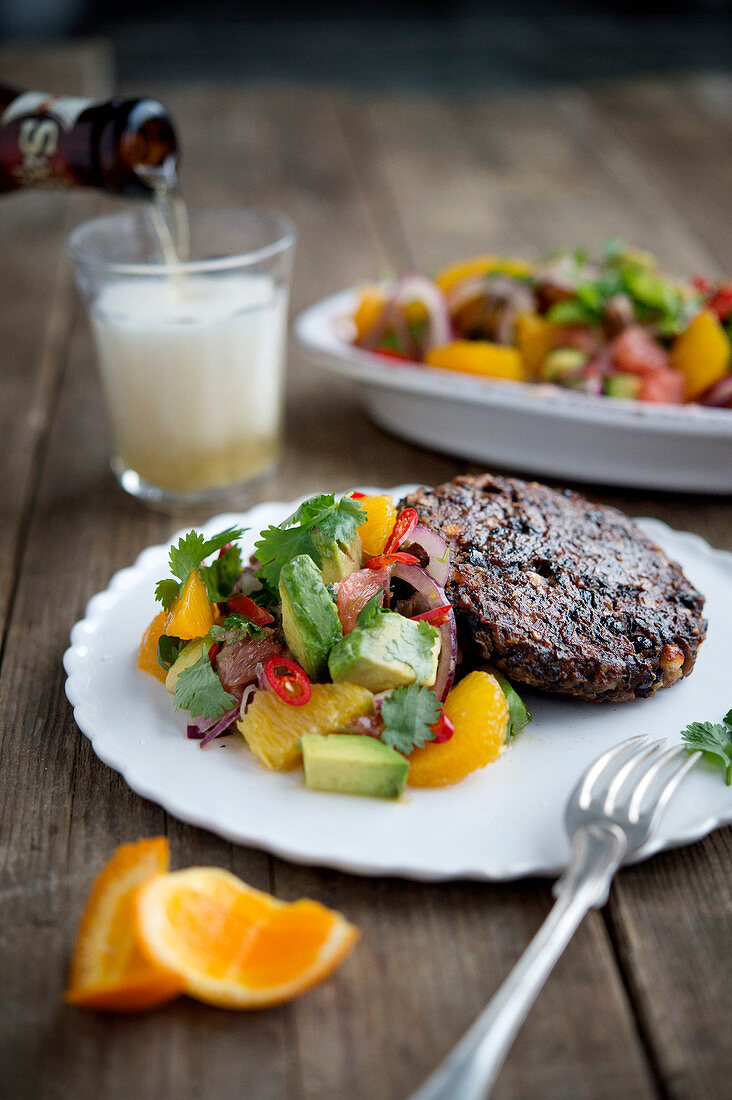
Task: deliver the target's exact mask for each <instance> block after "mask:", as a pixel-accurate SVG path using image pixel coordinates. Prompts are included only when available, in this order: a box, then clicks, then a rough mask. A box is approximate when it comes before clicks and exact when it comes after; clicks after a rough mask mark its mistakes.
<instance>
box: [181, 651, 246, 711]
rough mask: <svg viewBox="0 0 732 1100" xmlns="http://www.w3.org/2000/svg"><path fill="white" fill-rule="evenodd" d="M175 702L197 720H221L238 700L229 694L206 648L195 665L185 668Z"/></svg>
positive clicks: (182, 671)
mask: <svg viewBox="0 0 732 1100" xmlns="http://www.w3.org/2000/svg"><path fill="white" fill-rule="evenodd" d="M173 702H174V704H175V706H176V707H177V708H178V709H179V710H188V711H190V713H191V715H192V717H193V718H219V717H220V716H221V715H222V714H226V712H227V710H231V709H232V707H233V706H234V704H235V703H236V699H235V698H234V696H233V695H230V694H229V692H228V691H226V690H225V689H224V687H223V685H222V683H221V680H219V677H218V675H217V673H216V671H215V669H214V667H213V665H212V664H211V661H210V660H209V656H208V653H206V651H205V649H204V651H203V652H202V654H201V656H200V657H199V659H198V660H197V661H196V662H195V664H192V665H189V666H188V668H184V669H182V670H181V672H180V673H179V675H178V679H177V680H176V682H175V694H174V697H173Z"/></svg>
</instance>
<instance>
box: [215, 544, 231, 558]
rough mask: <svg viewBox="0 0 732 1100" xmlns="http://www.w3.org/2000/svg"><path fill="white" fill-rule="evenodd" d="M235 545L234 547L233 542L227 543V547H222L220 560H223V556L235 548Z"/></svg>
mask: <svg viewBox="0 0 732 1100" xmlns="http://www.w3.org/2000/svg"><path fill="white" fill-rule="evenodd" d="M233 545H234V543H233V542H227V544H226V546H222V547H221V549H220V550H219V557H220V558H223V556H224V554H225V553H226V551H227V550H231V548H232V546H233Z"/></svg>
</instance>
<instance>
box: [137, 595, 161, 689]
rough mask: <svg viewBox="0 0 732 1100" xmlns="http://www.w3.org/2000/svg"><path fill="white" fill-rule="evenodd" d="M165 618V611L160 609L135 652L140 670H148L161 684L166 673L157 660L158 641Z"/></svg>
mask: <svg viewBox="0 0 732 1100" xmlns="http://www.w3.org/2000/svg"><path fill="white" fill-rule="evenodd" d="M166 618H167V613H166V612H165V611H161V612H160V613H159V614H158V615H156V616H155V618H154V619H153V621H152V622H151V623H150V625H149V626H148V628H147V630H146V631H145V633H144V634H143V635H142V641H141V642H140V650H139V652H138V654H137V667H138V668H139V670H140V672H148V673H149V674H150V675H151V676H154V677H155V679H156V680H160V682H161V683H163V684H164V683H165V677H166V676H167V675H168V673H167V672H166V671H165V669H164V668H163V667H162V665H161V664H160V662H159V661H158V642H159V641H160V635H161V634H163V633H164V632H165V629H164V628H165V620H166Z"/></svg>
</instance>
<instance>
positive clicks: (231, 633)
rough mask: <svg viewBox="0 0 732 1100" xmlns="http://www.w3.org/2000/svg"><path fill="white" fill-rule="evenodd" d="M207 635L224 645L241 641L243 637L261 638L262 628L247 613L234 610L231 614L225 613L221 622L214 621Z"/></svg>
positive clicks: (262, 635) (262, 634)
mask: <svg viewBox="0 0 732 1100" xmlns="http://www.w3.org/2000/svg"><path fill="white" fill-rule="evenodd" d="M208 636H209V638H211V639H213V641H214V642H221V643H222V644H223V645H226V644H227V643H229V642H243V641H244V639H245V638H263V637H264V630H263V629H262V627H261V626H257V624H256V623H255V622H253V621H252V620H251V619H250V618H249V617H248V616H247V615H241V614H240V613H239V612H238V611H235V612H234V613H233V614H232V615H227V617H226V618H225V619H224V621H223V623H221V624H217V623H214V625H213V626H212V627H211V629H210V630H209V632H208Z"/></svg>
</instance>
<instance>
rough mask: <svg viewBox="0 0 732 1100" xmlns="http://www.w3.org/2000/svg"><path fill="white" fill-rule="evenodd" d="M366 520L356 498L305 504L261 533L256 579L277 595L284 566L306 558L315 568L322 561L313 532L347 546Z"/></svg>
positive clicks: (332, 498)
mask: <svg viewBox="0 0 732 1100" xmlns="http://www.w3.org/2000/svg"><path fill="white" fill-rule="evenodd" d="M365 518H366V513H365V512H364V510H363V508H362V507H361V505H360V504H359V503H358V501H357V500H354V499H353V497H349V496H344V497H341V499H340V500H336V498H335V494H334V493H322V494H321V495H320V496H317V497H312V498H311V499H310V500H306V501H305V502H304V503H303V504H301V505H300V507H299V508H298V509H297V510H296V511H295V512H293V514H292V515H291V516H288V517H287V519H285V520H283V522H282V523H281V524H279V526H277V527H274V526H270V527H268V528H267V529H266V530H265V531H262V533H261V535H260V536H259V539H258V540H257V542H256V543H255V544H254V550H255V553H256V556H257V558H258V560H259V562H260V563H261V564H260V568H259V570H258V571H257V577H258V578H259V579H260V580H261V581H263V582H264V584H265V585H266V586H267V588H269V589H270V590H271V591H276V589H277V586H278V584H279V582H280V573H281V571H282V567H283V565H286V564H287V562H288V561H291V560H292V559H293V558H296V557H298V556H299V555H300V554H307V555H308V556H309V557H311V558H312V559H313V561H314V562H315V564H316V565H318V566H320V565H321V564H322V558H321V555H320V553H319V552H318V550H317V549H316V546H315V543H314V542H313V531H314V530H315V528H316V527H317V529H318V533H319V536H320V537H321V538H322V539H325V540H329V541H333V542H337V543H343V544H347V543H349V542H350V541H351V539H352V538H353V537H354V535H355V534H356V528H357V527H358V526H359V524H360V523H363V521H364V519H365Z"/></svg>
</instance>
